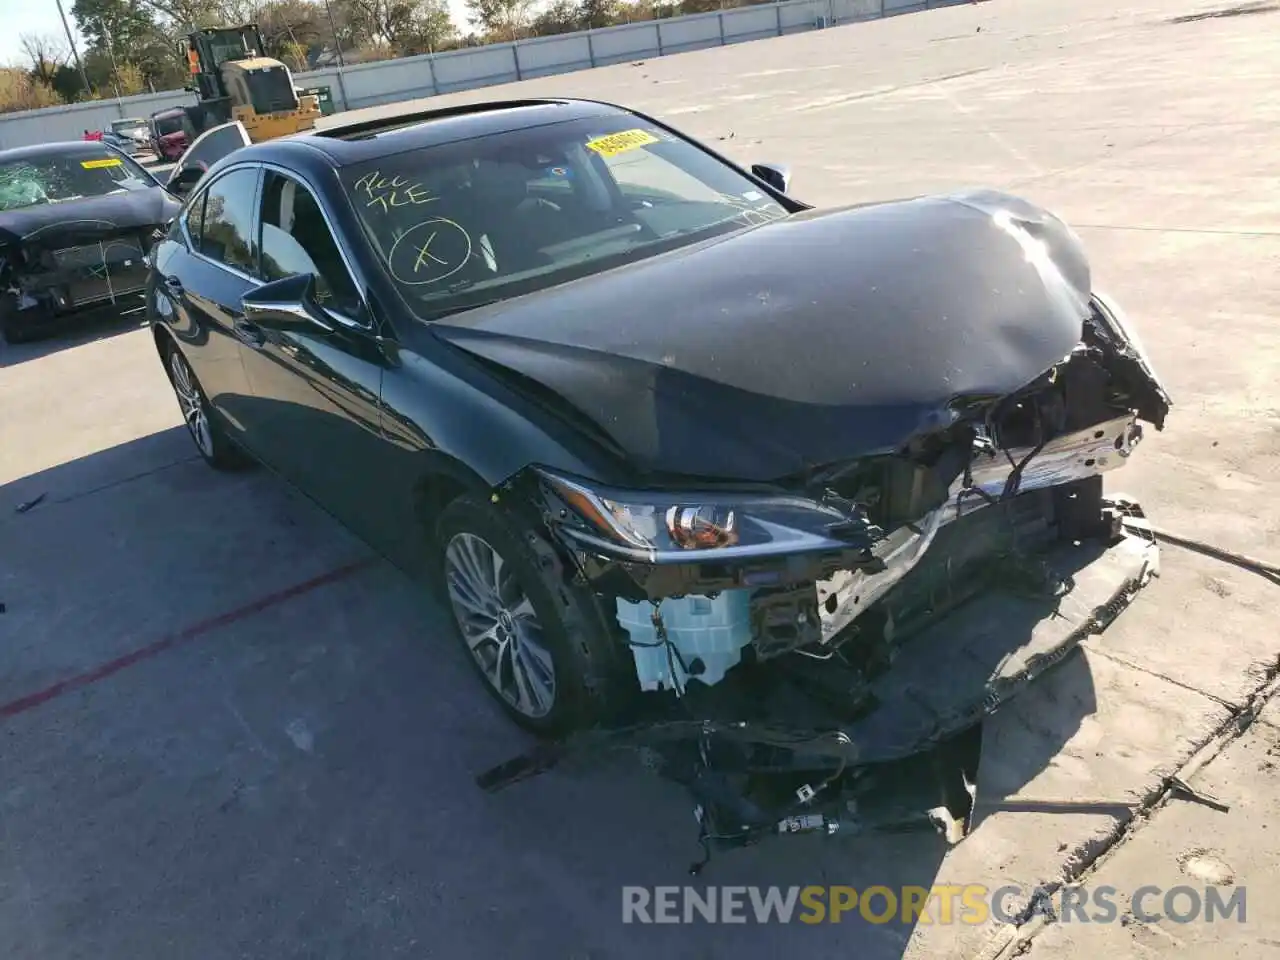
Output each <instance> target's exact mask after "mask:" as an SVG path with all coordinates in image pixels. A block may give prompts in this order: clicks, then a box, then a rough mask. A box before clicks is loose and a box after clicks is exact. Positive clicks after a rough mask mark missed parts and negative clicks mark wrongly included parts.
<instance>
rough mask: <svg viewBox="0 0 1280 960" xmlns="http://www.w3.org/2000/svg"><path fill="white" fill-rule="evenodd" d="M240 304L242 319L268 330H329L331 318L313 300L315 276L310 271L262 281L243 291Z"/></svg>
mask: <svg viewBox="0 0 1280 960" xmlns="http://www.w3.org/2000/svg"><path fill="white" fill-rule="evenodd" d="M240 306H241V307H243V308H244V315H245V319H246V320H248V321H249V322H250V323H256V324H257V325H258V326H260V327H265V328H267V329H268V330H303V329H307V328H310V329H311V330H312V331H314V330H316V329H320V330H323V331H324V332H325V333H332V332H333V323H332V321H330V319H329V317H328V315H327V314H326V313H325V312H324V308H323V307H321V306H320V303H319V301H318V300H317V299H316V278H315V277H314V276H313V275H312V274H310V273H295V274H294V275H293V276H291V277H285V278H284V279H283V280H273V281H271V282H270V283H264V284H263V285H262V286H260V287H258V288H257V289H255V290H251V291H249V292H248V293H246V294H245V295H244V296H243V297H242V298H241V299H240Z"/></svg>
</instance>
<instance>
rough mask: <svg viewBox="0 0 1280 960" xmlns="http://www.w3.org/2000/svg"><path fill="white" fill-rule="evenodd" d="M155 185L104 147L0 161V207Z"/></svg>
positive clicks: (63, 199)
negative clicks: (95, 149) (98, 150)
mask: <svg viewBox="0 0 1280 960" xmlns="http://www.w3.org/2000/svg"><path fill="white" fill-rule="evenodd" d="M155 185H156V184H155V182H154V181H153V180H151V179H150V178H149V177H148V176H147V174H146V172H145V171H144V170H143V169H142V168H141V167H140V166H138V165H137V164H136V163H134V162H133V161H132V160H130V159H128V158H127V157H122V156H121V155H120V154H118V153H112V152H110V151H108V150H106V149H103V150H102V152H101V153H97V152H87V153H76V154H74V155H72V156H49V157H31V158H28V159H24V160H10V161H8V162H4V163H0V211H5V210H18V209H21V208H22V207H31V206H36V205H38V204H46V203H65V202H66V201H68V200H81V199H84V198H86V197H105V196H107V195H108V194H112V193H122V192H124V191H127V190H145V189H147V188H149V187H154V186H155Z"/></svg>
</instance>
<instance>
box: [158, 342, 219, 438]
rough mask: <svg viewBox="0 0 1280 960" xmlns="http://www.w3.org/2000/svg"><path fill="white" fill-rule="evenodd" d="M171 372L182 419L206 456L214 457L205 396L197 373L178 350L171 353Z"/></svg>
mask: <svg viewBox="0 0 1280 960" xmlns="http://www.w3.org/2000/svg"><path fill="white" fill-rule="evenodd" d="M169 373H170V374H171V376H172V379H173V392H174V393H175V394H177V397H178V406H179V407H180V408H181V409H182V419H183V420H184V421H186V424H187V429H188V430H190V431H191V439H193V440H194V441H195V442H196V446H197V447H198V448H199V449H200V452H201V453H202V454H204V455H205V457H206V458H210V459H211V458H212V457H213V431H212V429H211V428H210V426H209V414H208V412H207V411H206V410H205V405H204V397H203V396H202V395H201V394H200V388H199V387H197V386H196V378H195V374H193V373H192V372H191V367H190V366H189V365H188V364H187V361H186V359H185V358H184V357H183V356H182V354H181V353H179V352H178V351H177V350H172V351H170V353H169Z"/></svg>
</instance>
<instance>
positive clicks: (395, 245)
mask: <svg viewBox="0 0 1280 960" xmlns="http://www.w3.org/2000/svg"><path fill="white" fill-rule="evenodd" d="M239 133H240V135H237V131H236V127H235V125H230V126H229V127H228V128H223V130H222V132H221V133H220V134H219V138H220V140H219V146H218V148H217V149H216V150H210V149H208V148H207V147H206V146H204V145H202V144H200V143H197V144H196V145H194V146H193V148H192V151H191V154H190V156H189V160H188V167H187V168H186V169H179V170H178V171H177V172H176V173H175V175H174V181H173V183H172V185H171V188H172V189H175V190H178V191H179V192H187V193H189V199H188V200H187V203H186V206H185V209H184V210H183V212H182V214H181V215H180V216H179V217H178V218H177V219H176V220H175V221H174V223H173V226H172V229H171V230H170V231H169V234H168V236H167V238H166V239H165V240H164V241H163V242H162V243H160V244H159V245H158V247H157V248H156V250H155V256H154V271H153V276H152V282H151V286H150V289H149V293H148V306H149V309H150V312H151V317H152V323H153V329H154V333H155V341H156V347H157V349H158V351H159V354H160V357H161V359H162V361H163V363H164V365H165V368H166V370H167V372H168V374H169V377H170V379H171V381H172V383H173V386H174V390H175V392H176V393H177V396H178V401H179V403H180V405H181V408H182V411H183V415H184V417H185V419H186V422H187V425H188V427H189V428H190V430H191V434H192V436H193V438H194V439H195V442H196V445H197V446H198V448H199V450H200V452H201V454H202V455H203V456H204V458H205V459H206V460H207V461H208V462H209V463H210V464H212V465H213V466H215V467H220V468H221V467H231V466H234V465H236V464H237V463H239V462H242V461H243V460H245V459H246V458H251V459H254V460H258V461H261V462H263V463H265V464H267V465H268V466H270V467H271V468H272V469H273V470H275V471H277V472H278V473H279V474H281V475H282V476H284V477H285V478H287V479H288V480H289V481H291V482H292V483H294V484H296V485H297V486H298V487H299V488H301V489H302V490H303V491H304V492H306V493H307V494H308V495H309V496H310V497H312V498H313V499H314V500H315V501H317V502H318V503H319V504H320V505H321V506H323V507H324V508H325V509H326V510H328V511H329V512H331V513H332V514H333V515H334V516H336V517H337V518H339V519H340V520H341V521H342V522H344V523H345V524H346V525H348V526H349V527H350V528H352V529H353V530H355V531H357V532H358V533H359V534H360V535H361V536H362V537H363V538H365V539H366V540H367V541H368V542H369V543H370V544H372V545H373V546H374V547H375V548H376V549H378V550H379V551H380V552H382V553H383V554H385V555H387V556H389V557H391V558H393V559H394V560H396V561H397V562H398V563H400V564H401V565H402V566H405V567H406V568H410V569H415V570H421V571H423V572H424V575H425V576H426V577H428V578H429V579H430V582H431V583H432V584H433V585H434V586H435V587H437V588H438V590H439V592H440V595H441V596H442V597H443V598H445V600H446V602H447V603H448V605H449V607H450V609H451V610H452V613H453V616H454V620H455V621H456V626H457V633H458V637H459V639H460V640H461V642H462V643H463V644H464V645H465V647H466V649H467V650H468V651H469V654H470V657H471V660H472V662H473V663H474V664H475V666H476V669H477V672H478V674H479V676H480V677H481V678H482V679H483V681H484V683H485V685H486V686H487V687H488V689H489V690H490V691H491V692H492V693H493V694H494V695H495V696H496V697H497V698H498V700H499V701H500V702H501V704H502V705H503V706H504V707H505V708H506V710H507V711H508V712H509V713H510V714H511V716H512V717H513V718H514V719H515V720H516V721H518V722H519V723H521V724H523V725H524V726H526V727H528V728H530V729H532V730H534V731H535V732H538V733H541V734H555V735H560V736H562V737H563V738H562V739H561V740H559V741H556V743H555V744H554V746H544V747H542V748H540V750H539V751H537V752H536V754H535V755H533V756H531V757H526V758H523V759H521V760H518V761H515V762H513V763H512V764H511V765H508V766H505V767H503V768H500V769H498V770H496V771H495V772H494V773H493V775H492V776H491V777H489V779H488V780H487V781H486V783H487V784H488V785H489V786H495V785H499V784H500V783H503V782H506V781H508V780H510V779H514V778H516V777H518V776H522V775H524V774H527V773H528V772H530V771H532V770H533V769H537V768H541V767H545V766H546V765H548V764H549V763H551V762H553V761H554V759H556V758H558V757H559V756H560V755H562V753H563V752H564V751H566V750H574V749H578V748H581V749H583V750H591V749H595V748H604V747H610V748H612V747H614V746H618V745H623V746H628V747H642V748H645V755H646V757H647V758H648V760H649V761H650V762H651V763H652V764H656V765H657V766H659V767H660V768H661V769H662V770H663V771H664V772H665V773H666V774H667V775H669V776H671V777H672V778H673V779H676V780H678V781H680V782H682V783H684V784H685V785H686V786H688V787H689V789H690V790H691V791H692V792H693V793H694V795H695V797H696V799H697V810H698V811H699V817H700V820H701V822H702V825H703V830H704V834H705V835H706V836H708V837H715V838H717V839H718V840H719V841H724V842H730V843H734V842H750V841H751V840H752V839H754V838H758V837H759V836H761V835H763V834H766V833H770V832H777V831H779V830H781V831H782V832H790V831H792V830H801V829H806V830H807V829H825V830H827V831H828V832H831V831H834V830H837V829H839V828H840V825H841V823H843V822H844V821H845V820H847V818H848V817H849V816H850V813H849V811H850V810H851V809H853V807H851V806H850V802H851V799H852V798H853V797H855V796H857V795H859V792H860V791H862V792H865V790H866V789H867V788H866V785H867V784H868V783H871V782H873V781H874V780H875V778H874V777H871V779H868V771H884V770H886V769H889V768H890V767H891V766H892V765H894V764H898V763H903V762H910V761H912V760H913V758H918V757H920V756H924V755H929V754H931V752H932V753H933V754H936V753H937V751H939V750H944V749H945V750H949V751H950V752H949V753H948V754H947V756H949V757H950V758H951V759H950V760H949V761H948V763H944V764H942V765H941V767H939V766H938V765H937V764H934V765H933V766H931V767H930V769H931V770H935V771H936V770H938V769H942V768H945V769H947V770H949V771H951V772H950V773H948V774H946V775H945V776H942V777H941V779H940V780H937V781H936V782H935V783H934V785H933V786H930V787H929V788H928V790H929V791H933V792H932V793H929V794H928V795H927V796H922V797H919V798H917V801H913V804H914V809H918V810H922V811H926V812H927V814H928V816H929V817H931V818H932V819H933V820H934V822H935V823H937V824H938V825H940V827H941V828H942V829H943V830H944V832H946V833H947V834H948V836H951V837H953V838H954V837H956V836H959V835H962V834H963V832H964V824H965V821H966V819H967V812H968V810H969V809H970V804H969V799H971V796H972V789H971V788H972V775H973V771H974V769H975V768H976V756H977V749H978V746H979V741H978V740H976V739H975V738H976V737H980V728H981V720H982V717H983V716H984V715H986V714H987V713H989V712H990V711H991V710H992V709H995V708H997V707H998V706H999V704H1000V703H1001V702H1003V701H1004V700H1005V699H1007V697H1008V696H1009V695H1011V694H1012V693H1014V692H1015V691H1016V690H1017V689H1019V688H1020V687H1022V686H1024V685H1025V684H1026V683H1028V682H1030V681H1031V680H1033V679H1034V678H1035V677H1036V676H1037V675H1038V674H1039V673H1040V672H1041V671H1042V670H1044V669H1047V668H1048V667H1049V666H1051V665H1052V664H1053V663H1055V662H1057V661H1058V660H1060V659H1061V658H1062V657H1063V656H1064V655H1065V654H1066V653H1067V652H1069V651H1070V650H1071V649H1072V647H1073V646H1074V645H1075V644H1077V643H1078V642H1079V641H1080V640H1081V639H1082V638H1083V637H1085V636H1087V635H1089V634H1090V633H1093V632H1097V631H1098V630H1100V629H1102V628H1103V627H1104V626H1105V624H1106V622H1107V621H1108V620H1109V619H1110V617H1112V616H1114V615H1115V614H1116V613H1117V612H1118V611H1119V610H1120V609H1121V608H1122V607H1123V606H1124V605H1125V604H1126V603H1127V602H1128V600H1129V598H1130V597H1132V595H1133V594H1134V593H1135V592H1136V591H1137V590H1138V589H1139V588H1140V587H1141V586H1143V585H1144V584H1145V583H1146V582H1147V580H1148V579H1149V577H1150V576H1151V575H1153V574H1154V573H1155V572H1156V569H1157V563H1158V555H1157V551H1156V547H1155V545H1154V543H1152V542H1151V540H1150V538H1149V537H1148V536H1146V535H1144V533H1143V524H1142V521H1141V511H1140V510H1139V508H1138V506H1137V505H1136V504H1134V503H1133V502H1132V501H1129V500H1126V499H1123V498H1118V497H1111V498H1108V497H1106V496H1104V493H1103V488H1102V475H1103V474H1104V473H1107V472H1109V471H1111V470H1113V469H1115V468H1117V467H1120V466H1122V465H1123V464H1124V463H1125V461H1126V460H1127V458H1128V457H1129V456H1130V454H1131V453H1132V451H1133V450H1134V448H1135V446H1136V445H1137V444H1138V442H1139V440H1140V439H1141V437H1142V429H1143V428H1142V424H1143V422H1146V423H1148V424H1151V425H1154V426H1155V427H1156V428H1160V427H1162V426H1163V423H1164V420H1165V416H1166V414H1167V412H1168V409H1169V404H1170V400H1169V397H1168V396H1167V394H1166V392H1165V390H1164V389H1163V387H1162V386H1161V384H1160V381H1159V380H1158V378H1157V377H1156V375H1155V373H1154V372H1153V371H1152V369H1151V366H1150V364H1149V362H1148V360H1147V357H1146V354H1145V353H1144V351H1143V348H1142V346H1141V344H1140V343H1139V341H1138V340H1137V338H1136V336H1135V334H1134V332H1133V330H1132V328H1131V326H1130V324H1129V323H1128V321H1126V319H1125V317H1124V315H1123V314H1122V312H1121V311H1120V310H1119V309H1118V308H1117V307H1116V305H1115V304H1114V303H1112V302H1111V301H1110V300H1109V299H1107V298H1106V297H1105V296H1104V295H1102V294H1100V293H1099V292H1098V291H1096V290H1095V289H1094V288H1093V286H1092V283H1091V280H1090V270H1089V266H1088V264H1087V262H1086V259H1085V255H1084V252H1083V250H1082V249H1081V245H1080V242H1079V240H1078V238H1077V237H1076V235H1075V234H1074V233H1073V232H1072V231H1071V230H1070V229H1069V228H1068V227H1067V226H1066V225H1065V224H1064V223H1063V222H1062V221H1060V220H1058V219H1057V218H1055V217H1054V216H1052V215H1051V214H1049V213H1047V212H1046V211H1044V210H1042V209H1039V208H1037V207H1035V206H1033V205H1031V204H1030V203H1027V202H1025V201H1023V200H1020V199H1017V198H1015V197H1011V196H1007V195H1004V194H1000V193H995V192H989V191H971V192H966V193H960V194H955V195H948V196H935V197H923V198H914V199H907V200H901V201H893V202H884V203H877V204H867V205H861V206H857V207H850V208H843V209H834V210H814V209H811V208H809V207H808V206H807V205H806V204H804V203H801V202H799V201H798V200H796V199H795V198H794V197H793V196H792V195H791V194H790V192H789V190H790V185H789V182H788V181H789V177H788V175H787V172H786V170H785V168H782V167H779V166H776V165H770V164H761V165H758V166H755V167H752V168H751V169H750V170H747V169H742V168H740V167H738V166H736V165H734V164H733V163H731V162H730V161H728V160H726V159H725V158H723V157H721V156H719V155H717V154H716V153H715V152H714V151H712V150H710V149H709V148H707V147H706V146H704V145H702V144H699V143H697V142H695V141H693V140H691V139H689V138H688V137H685V136H684V135H682V134H680V133H678V132H677V131H675V130H673V129H672V128H670V127H668V126H666V125H665V124H662V123H660V122H658V121H656V120H654V119H652V118H649V117H646V116H643V115H640V114H638V113H634V112H631V111H628V110H625V109H622V108H619V107H615V106H610V105H604V104H599V103H594V102H585V101H574V100H547V101H522V102H500V103H486V104H478V105H471V106H466V107H462V108H456V109H448V110H440V111H436V112H432V113H429V114H419V115H414V116H411V117H401V118H397V119H390V120H381V121H371V122H365V123H354V124H348V125H346V126H342V127H337V128H334V129H331V130H328V131H323V132H317V133H312V134H308V135H304V136H299V137H295V138H288V139H285V140H277V141H272V142H270V143H264V144H259V145H253V146H248V145H245V139H244V138H243V136H242V131H240V132H239ZM232 147H235V148H237V149H230V148H232ZM214 153H216V154H218V155H219V156H213V155H211V154H214ZM222 154H225V155H222ZM206 166H207V172H206V171H205V167H206ZM565 735H568V736H565ZM908 779H910V778H908ZM917 779H918V778H917ZM912 782H916V781H915V780H912ZM920 782H924V781H920ZM935 787H936V789H935ZM939 791H940V792H939ZM926 792H928V791H926ZM861 809H863V810H864V811H865V810H866V809H868V808H867V807H866V806H865V805H864V806H863V807H862V808H861ZM940 811H941V812H940ZM842 818H843V819H842Z"/></svg>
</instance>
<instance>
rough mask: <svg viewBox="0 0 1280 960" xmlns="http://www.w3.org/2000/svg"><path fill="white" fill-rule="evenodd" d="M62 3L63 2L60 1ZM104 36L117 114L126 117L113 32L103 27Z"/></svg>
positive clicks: (104, 25)
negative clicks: (112, 37)
mask: <svg viewBox="0 0 1280 960" xmlns="http://www.w3.org/2000/svg"><path fill="white" fill-rule="evenodd" d="M59 2H61V0H59ZM102 36H103V39H104V40H106V41H107V56H108V57H110V58H111V87H112V89H114V90H115V92H116V112H117V113H119V114H120V116H122V117H123V116H124V104H123V103H121V102H120V68H119V67H117V66H116V49H115V45H114V44H113V43H112V42H111V31H110V30H108V29H107V26H106V24H103V25H102Z"/></svg>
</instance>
